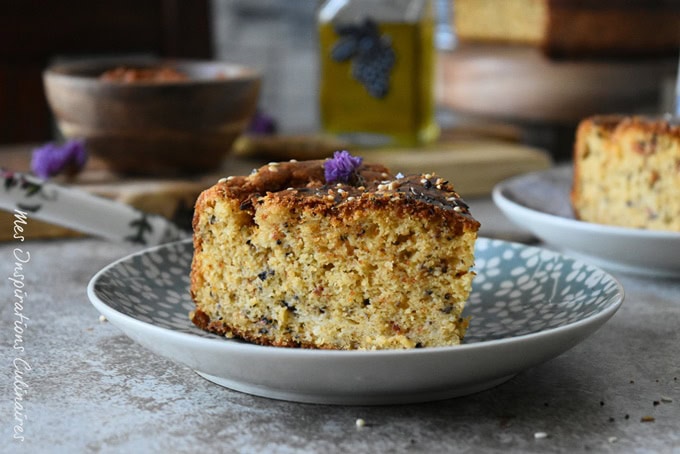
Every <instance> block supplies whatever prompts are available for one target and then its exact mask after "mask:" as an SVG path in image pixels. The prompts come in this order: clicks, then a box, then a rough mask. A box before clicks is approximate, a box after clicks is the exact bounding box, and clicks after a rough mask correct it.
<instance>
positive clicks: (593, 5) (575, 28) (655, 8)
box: [453, 0, 680, 58]
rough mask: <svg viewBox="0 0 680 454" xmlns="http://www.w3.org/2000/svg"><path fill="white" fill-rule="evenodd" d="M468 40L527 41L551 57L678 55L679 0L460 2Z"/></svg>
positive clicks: (461, 34) (457, 17)
mask: <svg viewBox="0 0 680 454" xmlns="http://www.w3.org/2000/svg"><path fill="white" fill-rule="evenodd" d="M453 23H454V25H455V30H456V33H457V35H458V38H459V39H460V40H461V41H463V42H496V43H514V44H527V45H532V46H536V47H539V48H541V49H542V50H543V52H544V53H545V54H546V55H548V56H551V57H566V58H581V57H601V56H608V57H658V56H674V57H677V51H678V48H679V47H680V2H678V1H677V0H455V1H454V2H453Z"/></svg>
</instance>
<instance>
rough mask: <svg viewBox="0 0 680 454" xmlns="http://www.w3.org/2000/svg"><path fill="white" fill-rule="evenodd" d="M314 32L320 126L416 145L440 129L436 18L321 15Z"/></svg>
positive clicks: (369, 141)
mask: <svg viewBox="0 0 680 454" xmlns="http://www.w3.org/2000/svg"><path fill="white" fill-rule="evenodd" d="M319 39H320V53H319V56H320V77H321V78H320V87H319V88H320V94H319V97H320V98H319V101H320V105H319V108H320V116H321V126H322V129H323V130H324V131H325V132H328V133H331V134H335V135H339V136H341V137H342V138H345V139H348V140H350V141H354V142H356V143H358V144H359V145H367V146H376V145H378V146H391V145H397V146H400V145H404V146H417V145H420V144H423V143H427V142H431V141H432V140H434V139H435V138H436V137H437V135H438V131H439V130H438V127H437V124H436V121H435V117H434V89H433V84H434V52H435V50H434V23H433V21H431V20H420V21H417V22H407V21H397V22H390V21H384V20H383V21H381V20H380V18H376V17H373V16H370V15H366V16H364V17H355V18H354V19H353V20H351V21H348V20H343V21H326V22H321V23H320V24H319Z"/></svg>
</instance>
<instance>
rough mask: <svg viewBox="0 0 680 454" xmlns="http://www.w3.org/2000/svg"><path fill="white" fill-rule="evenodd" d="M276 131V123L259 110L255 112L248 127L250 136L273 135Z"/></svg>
mask: <svg viewBox="0 0 680 454" xmlns="http://www.w3.org/2000/svg"><path fill="white" fill-rule="evenodd" d="M276 129H277V128H276V121H275V120H274V119H273V118H272V117H271V116H269V115H267V114H266V113H264V112H262V111H260V110H258V111H257V112H255V115H254V116H253V119H252V120H251V121H250V125H249V126H248V132H249V133H252V134H274V133H276Z"/></svg>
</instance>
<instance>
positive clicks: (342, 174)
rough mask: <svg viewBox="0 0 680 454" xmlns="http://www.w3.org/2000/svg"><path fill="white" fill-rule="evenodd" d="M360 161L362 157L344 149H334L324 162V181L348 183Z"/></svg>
mask: <svg viewBox="0 0 680 454" xmlns="http://www.w3.org/2000/svg"><path fill="white" fill-rule="evenodd" d="M362 161H363V159H362V158H360V157H358V156H357V157H354V156H352V155H351V154H349V152H348V151H346V150H342V151H336V152H335V153H333V157H332V158H331V159H328V160H327V161H326V162H325V164H324V176H325V177H326V183H335V182H342V183H349V182H350V180H351V179H352V177H353V176H354V175H355V173H356V170H357V169H358V168H359V166H360V165H361V162H362Z"/></svg>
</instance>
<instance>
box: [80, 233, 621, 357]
mask: <svg viewBox="0 0 680 454" xmlns="http://www.w3.org/2000/svg"><path fill="white" fill-rule="evenodd" d="M173 248H174V249H177V250H179V252H180V253H183V254H185V255H186V254H189V253H190V251H191V248H192V245H191V239H186V240H182V241H178V242H173V243H167V244H164V245H160V246H155V247H152V248H149V249H145V250H142V251H138V252H135V253H132V254H130V255H128V256H125V257H122V258H121V259H118V260H116V261H114V262H112V263H111V264H109V265H107V266H106V267H104V268H103V269H101V270H100V271H99V272H97V273H96V274H95V275H94V276H93V277H92V279H91V280H90V282H89V284H88V286H87V294H88V297H89V299H90V301H91V303H92V304H93V305H94V306H95V308H96V309H98V310H99V312H100V313H101V314H103V315H104V316H106V317H107V318H108V319H109V320H110V321H111V322H113V323H114V325H117V324H118V323H124V324H125V325H126V326H127V327H128V328H132V331H134V330H152V331H154V332H156V334H160V335H162V336H172V337H175V338H176V339H177V340H181V341H183V342H186V343H187V344H196V345H204V346H207V345H210V346H211V347H215V348H220V349H224V351H228V350H230V349H237V350H239V351H241V352H243V351H244V349H245V350H246V351H247V350H249V349H252V351H264V350H267V351H269V352H270V353H271V352H276V354H277V355H309V356H314V355H323V356H326V355H380V356H384V355H388V356H390V355H414V354H415V355H423V354H428V353H444V352H447V351H461V352H462V351H473V350H476V349H481V348H492V347H497V346H500V345H503V344H507V343H513V342H522V341H524V340H529V339H534V340H538V339H540V338H548V337H551V336H554V335H557V334H559V333H561V332H564V331H569V330H572V329H577V328H579V327H583V326H584V325H590V324H596V325H598V326H599V325H601V324H603V323H604V322H606V320H608V319H609V318H610V317H611V316H613V315H614V313H616V311H617V310H618V308H619V307H620V306H621V304H622V302H623V299H624V290H623V287H622V286H621V284H620V283H619V282H618V281H617V280H616V279H615V278H614V277H613V276H611V275H610V274H608V273H607V272H605V271H604V270H602V269H600V268H598V267H597V266H594V265H590V264H587V263H585V262H582V261H580V260H578V259H573V258H570V257H567V256H564V255H562V254H560V253H558V252H554V251H549V250H547V249H543V248H540V247H536V246H527V245H523V244H520V243H513V242H508V241H504V240H496V239H489V238H483V237H480V238H479V239H478V240H477V250H478V252H477V254H479V253H480V250H481V251H484V250H487V249H489V248H497V249H499V251H503V254H505V255H512V253H517V254H519V255H520V256H526V257H529V258H530V259H531V257H534V258H536V259H537V260H538V261H539V262H540V261H542V260H543V261H545V260H547V263H548V264H550V263H551V262H552V263H553V266H548V270H541V272H542V271H546V272H547V274H548V277H546V275H545V274H541V279H543V280H544V282H543V284H544V285H547V286H548V287H552V288H556V284H555V282H551V281H550V274H551V272H552V273H553V275H554V274H556V273H558V272H559V270H555V269H554V267H555V266H557V267H558V268H559V267H561V266H563V265H564V264H569V265H570V266H571V267H572V269H571V272H570V276H572V279H577V278H580V281H577V282H584V281H586V280H587V281H589V282H588V284H587V285H594V286H598V285H599V286H600V287H601V288H600V289H599V290H598V291H599V292H600V293H601V294H598V298H597V303H596V306H595V307H594V308H590V310H589V311H588V313H587V314H586V315H584V316H582V317H580V318H578V317H577V318H576V319H574V320H570V321H567V322H566V323H565V324H558V325H557V326H548V327H546V328H540V327H539V328H537V329H535V330H533V331H532V332H527V333H519V334H516V335H512V336H502V335H501V336H497V337H495V338H494V337H493V336H490V337H489V338H484V339H476V340H475V331H474V330H475V320H479V318H480V317H484V314H483V313H479V314H478V313H475V309H474V305H475V304H479V303H478V302H476V301H475V299H476V298H479V297H481V296H479V292H480V290H476V289H479V288H482V287H483V286H484V285H488V284H489V282H491V286H493V285H495V284H494V282H495V281H494V279H495V276H498V275H499V274H498V273H500V272H501V271H502V270H500V269H498V265H499V261H500V258H498V257H494V256H493V255H491V256H489V257H486V256H485V255H484V256H481V257H479V258H477V264H476V270H477V273H478V275H477V277H476V279H475V284H474V285H473V292H472V293H471V295H470V300H469V301H468V306H467V307H466V311H465V313H464V314H465V315H471V316H472V319H471V324H470V328H469V329H468V334H467V335H466V338H465V341H464V342H463V343H462V344H460V345H454V346H450V347H435V348H420V349H410V350H369V351H366V350H344V351H341V350H314V349H299V348H283V347H271V346H261V345H256V344H251V343H247V342H243V341H239V340H234V339H226V338H224V337H221V336H217V335H214V334H211V333H206V332H203V331H202V330H200V329H198V328H196V327H195V326H193V324H192V323H191V322H190V321H189V318H188V311H189V307H188V303H187V301H186V300H185V301H184V304H185V306H183V308H184V309H183V311H184V312H185V313H186V318H185V320H186V321H185V323H186V326H185V327H182V329H185V330H186V331H181V330H178V329H173V328H169V327H166V326H161V325H159V324H158V323H156V322H155V321H153V320H151V321H145V320H141V319H140V318H139V317H136V316H132V315H130V314H129V313H126V312H125V311H121V310H119V309H118V308H115V307H112V305H111V298H110V297H109V298H107V296H106V295H104V294H103V292H105V291H106V286H107V285H110V276H111V274H112V273H113V272H115V271H116V270H117V269H119V268H120V267H125V266H127V265H128V264H129V263H131V262H134V261H142V262H143V261H146V262H147V263H149V261H150V260H151V259H152V258H153V254H156V253H159V252H164V251H169V250H171V249H173ZM508 251H511V252H508ZM155 260H158V258H157V257H156V258H155ZM189 260H190V259H189ZM480 262H481V263H480ZM184 266H185V267H187V266H189V264H187V263H185V264H184ZM490 270H493V271H494V272H493V273H491V271H490ZM496 270H497V271H496ZM513 272H514V273H516V275H517V276H519V280H521V281H522V282H521V283H519V285H520V286H521V285H525V286H527V287H528V288H529V289H530V290H532V291H534V292H536V290H535V289H536V286H533V287H532V286H531V282H532V281H531V280H527V279H522V273H523V270H522V266H519V267H515V268H513ZM524 276H526V275H524ZM183 279H186V276H185V277H184V278H183ZM135 280H137V281H139V279H135ZM141 282H144V279H141ZM502 282H504V284H503V288H500V287H499V290H498V292H499V293H501V294H502V293H504V292H505V294H507V295H512V293H513V291H514V292H516V291H517V289H516V288H513V286H512V282H509V281H507V280H506V281H502ZM185 287H186V289H185V290H186V292H185V293H186V295H183V297H185V298H189V299H188V301H191V300H190V297H189V291H188V280H186V285H185ZM126 290H129V289H126ZM506 290H507V292H506ZM115 291H116V292H118V293H117V296H118V297H120V296H123V295H125V293H124V292H123V293H121V292H120V291H119V289H116V290H115ZM562 291H564V288H563V289H562ZM175 293H177V292H175ZM537 293H540V292H537ZM476 295H477V296H476ZM502 296H503V295H500V296H499V298H498V301H503V300H504V298H503V297H502ZM520 296H521V295H520ZM534 299H536V300H538V299H540V298H536V297H534ZM107 300H108V301H107ZM498 301H497V302H496V303H495V305H494V308H495V309H498V310H497V312H498V313H499V314H501V313H504V312H506V311H511V310H515V311H521V309H522V308H521V304H520V306H519V307H515V308H514V309H513V307H512V302H517V301H518V299H517V295H516V294H515V296H514V300H512V301H511V302H509V303H508V304H507V305H504V304H500V305H499V303H498ZM520 303H522V301H521V299H520ZM545 303H547V305H548V306H551V305H553V306H554V305H555V304H565V303H566V305H567V306H568V307H572V306H574V305H575V304H579V303H584V304H591V305H592V304H593V300H592V298H591V299H588V296H587V295H585V294H584V293H583V292H577V295H576V297H575V299H574V301H566V302H565V301H562V302H559V301H558V302H552V301H547V302H545ZM191 304H192V305H193V303H191ZM535 304H536V301H533V302H531V305H532V308H533V307H534V306H535ZM479 308H480V310H481V309H482V308H483V307H482V306H481V305H479ZM487 309H488V308H485V310H487ZM164 310H165V309H164ZM534 312H536V311H534ZM545 314H548V315H545ZM545 314H544V316H545V317H546V318H548V319H549V318H550V317H549V316H551V315H552V314H550V310H549V309H548V310H547V312H546V313H545ZM506 322H507V320H506ZM493 323H495V324H499V325H501V326H502V325H503V320H496V321H494V322H493ZM493 323H492V324H493ZM548 325H549V324H548ZM477 337H478V336H477ZM205 342H208V343H210V344H205Z"/></svg>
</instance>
